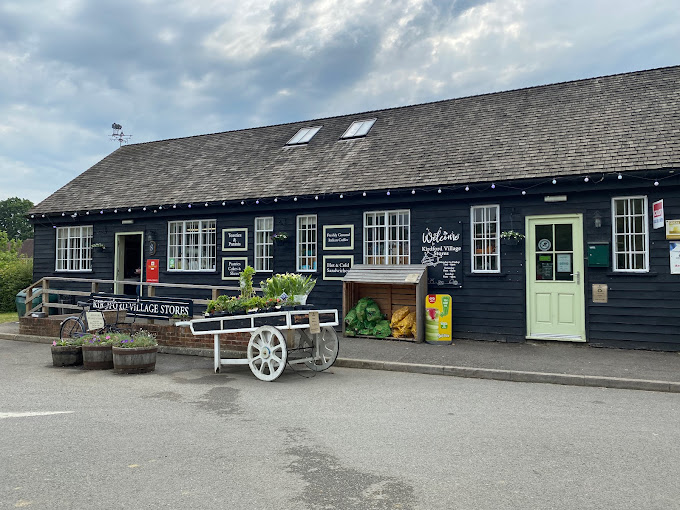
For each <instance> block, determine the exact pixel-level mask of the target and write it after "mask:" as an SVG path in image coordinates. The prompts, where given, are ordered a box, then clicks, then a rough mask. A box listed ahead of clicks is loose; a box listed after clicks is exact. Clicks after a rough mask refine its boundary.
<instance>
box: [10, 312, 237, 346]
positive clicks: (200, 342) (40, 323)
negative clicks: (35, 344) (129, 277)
mask: <svg viewBox="0 0 680 510" xmlns="http://www.w3.org/2000/svg"><path fill="white" fill-rule="evenodd" d="M60 326H61V321H60V320H58V319H49V318H35V317H21V318H20V319H19V333H20V334H22V335H32V336H47V337H55V338H59V328H60ZM128 326H131V327H132V329H133V330H134V331H137V330H140V329H145V330H147V331H149V332H150V333H153V334H155V335H156V339H157V340H158V344H159V345H163V346H172V347H198V348H204V349H212V348H213V337H212V335H200V336H198V335H193V334H192V333H191V330H190V329H189V328H186V327H184V328H178V327H177V326H175V325H171V324H168V323H159V324H139V325H137V324H130V325H128ZM249 340H250V333H229V334H224V335H220V346H221V348H222V349H227V350H231V351H245V350H246V348H247V347H248V341H249Z"/></svg>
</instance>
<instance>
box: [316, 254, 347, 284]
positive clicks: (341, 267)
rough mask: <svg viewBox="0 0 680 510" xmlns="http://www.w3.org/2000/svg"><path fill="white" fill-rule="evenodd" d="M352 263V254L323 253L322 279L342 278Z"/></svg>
mask: <svg viewBox="0 0 680 510" xmlns="http://www.w3.org/2000/svg"><path fill="white" fill-rule="evenodd" d="M353 264H354V255H324V257H323V279H324V280H342V279H343V278H344V276H345V275H346V274H347V272H348V271H349V270H350V268H351V267H352V265H353Z"/></svg>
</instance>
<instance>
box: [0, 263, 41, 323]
mask: <svg viewBox="0 0 680 510" xmlns="http://www.w3.org/2000/svg"><path fill="white" fill-rule="evenodd" d="M31 283H33V259H20V258H14V257H6V256H5V257H0V311H2V312H12V311H16V309H17V308H16V302H15V298H16V295H17V293H18V292H19V291H21V290H23V289H25V288H26V287H28V286H29V285H31Z"/></svg>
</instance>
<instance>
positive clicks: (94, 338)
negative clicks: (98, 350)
mask: <svg viewBox="0 0 680 510" xmlns="http://www.w3.org/2000/svg"><path fill="white" fill-rule="evenodd" d="M121 335H123V334H122V333H96V334H95V333H85V334H84V335H82V336H81V337H80V339H81V340H82V341H83V345H113V344H115V343H116V342H118V341H119V338H120V337H121ZM123 336H125V335H123Z"/></svg>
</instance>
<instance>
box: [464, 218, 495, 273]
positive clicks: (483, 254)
mask: <svg viewBox="0 0 680 510" xmlns="http://www.w3.org/2000/svg"><path fill="white" fill-rule="evenodd" d="M499 222H500V206H498V205H475V206H472V207H471V208H470V232H472V243H471V244H470V248H471V250H470V251H471V252H472V253H471V257H472V260H471V264H470V266H471V267H472V272H473V273H499V272H500V270H501V253H500V228H499Z"/></svg>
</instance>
